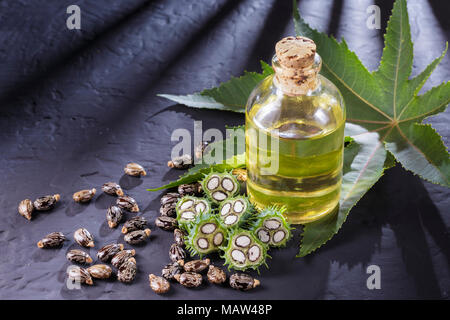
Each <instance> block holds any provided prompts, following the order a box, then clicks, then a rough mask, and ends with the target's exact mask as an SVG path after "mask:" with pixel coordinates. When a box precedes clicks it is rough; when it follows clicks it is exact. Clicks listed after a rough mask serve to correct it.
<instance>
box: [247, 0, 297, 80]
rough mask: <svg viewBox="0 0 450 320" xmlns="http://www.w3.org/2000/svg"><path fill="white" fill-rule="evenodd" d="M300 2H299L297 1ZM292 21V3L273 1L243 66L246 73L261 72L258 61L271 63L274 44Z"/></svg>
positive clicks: (281, 0)
mask: <svg viewBox="0 0 450 320" xmlns="http://www.w3.org/2000/svg"><path fill="white" fill-rule="evenodd" d="M299 2H300V1H299ZM291 20H292V1H291V0H274V1H273V3H272V8H271V10H270V12H269V14H268V15H267V17H266V19H265V22H264V26H263V28H262V29H261V31H260V33H259V35H258V39H257V41H255V45H254V47H253V49H252V52H251V54H250V55H249V57H248V61H247V63H246V64H245V65H246V66H247V68H246V70H248V71H255V72H260V71H261V64H260V61H261V60H263V61H265V62H267V63H269V64H270V63H271V60H272V55H273V53H274V48H275V44H276V43H277V42H278V40H280V38H281V37H282V35H283V32H284V30H285V28H286V26H287V25H288V24H289V22H290V21H291Z"/></svg>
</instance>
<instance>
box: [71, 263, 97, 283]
mask: <svg viewBox="0 0 450 320" xmlns="http://www.w3.org/2000/svg"><path fill="white" fill-rule="evenodd" d="M67 275H68V277H69V279H70V280H72V281H75V282H77V283H85V284H88V285H93V284H94V282H93V281H92V277H91V275H90V274H89V272H88V271H87V270H86V269H84V268H81V267H79V266H70V267H69V269H68V270H67Z"/></svg>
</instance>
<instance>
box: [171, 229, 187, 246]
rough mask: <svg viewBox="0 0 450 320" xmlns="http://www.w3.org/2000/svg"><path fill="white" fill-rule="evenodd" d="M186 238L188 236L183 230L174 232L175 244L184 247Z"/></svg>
mask: <svg viewBox="0 0 450 320" xmlns="http://www.w3.org/2000/svg"><path fill="white" fill-rule="evenodd" d="M185 236H186V234H185V233H184V231H183V230H181V229H175V230H173V239H174V241H175V243H176V244H177V245H179V246H181V247H183V246H184V237H185Z"/></svg>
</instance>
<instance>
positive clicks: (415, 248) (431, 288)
mask: <svg viewBox="0 0 450 320" xmlns="http://www.w3.org/2000/svg"><path fill="white" fill-rule="evenodd" d="M405 185H408V186H410V187H409V188H405ZM393 195H395V196H393ZM417 195H420V196H419V197H418V196H417ZM380 199H383V201H380ZM388 225H389V226H390V228H391V229H392V230H393V232H394V235H395V239H396V241H397V243H398V246H399V248H400V250H401V252H402V259H403V262H404V264H405V267H406V271H407V272H408V274H409V275H410V276H411V277H412V279H413V282H414V285H415V287H416V289H417V295H418V296H419V297H421V298H428V299H430V298H441V293H440V289H439V285H438V281H437V278H436V274H435V272H434V269H433V263H432V260H431V254H430V249H429V246H428V243H427V241H426V238H425V230H424V226H425V227H426V229H427V230H428V232H429V233H430V234H431V237H432V238H433V239H434V240H435V242H436V243H438V245H439V247H440V248H441V250H442V252H443V253H444V255H445V256H446V258H447V261H449V260H450V253H449V248H448V243H449V239H448V234H447V233H446V232H445V229H446V226H445V224H444V223H443V221H442V218H440V216H439V211H438V210H437V208H436V207H435V206H434V204H433V202H432V201H431V199H430V197H429V196H428V192H427V190H426V189H425V187H424V186H423V184H422V182H421V181H420V179H419V178H418V177H415V176H413V175H412V174H410V173H408V172H406V171H405V170H403V168H401V167H400V165H397V166H396V167H395V168H392V169H389V170H388V171H387V172H386V174H385V176H383V177H382V178H381V180H380V181H379V182H377V184H376V185H375V186H374V187H373V188H372V189H371V190H370V191H369V192H368V193H367V194H366V195H365V196H364V197H363V198H362V199H361V201H360V202H359V203H358V205H357V206H356V207H355V208H354V209H353V210H352V212H351V214H350V215H349V217H348V219H347V221H346V222H345V224H344V225H343V227H342V229H341V230H340V232H339V233H338V234H337V235H336V236H335V237H334V238H333V239H332V240H331V241H330V242H329V243H328V244H327V245H326V246H324V247H323V248H321V249H320V250H321V253H322V252H323V254H325V255H327V256H328V257H330V260H331V261H337V262H339V263H340V264H342V265H348V266H349V268H351V267H353V266H356V265H358V264H360V263H361V264H362V265H363V266H364V268H365V267H366V266H367V265H368V264H369V262H370V261H372V259H371V258H372V256H373V254H374V253H375V251H376V249H379V248H381V237H382V228H383V227H384V226H388ZM362 230H364V233H362V232H361V231H362ZM419 261H420V263H418V262H419ZM380 267H381V268H383V266H380Z"/></svg>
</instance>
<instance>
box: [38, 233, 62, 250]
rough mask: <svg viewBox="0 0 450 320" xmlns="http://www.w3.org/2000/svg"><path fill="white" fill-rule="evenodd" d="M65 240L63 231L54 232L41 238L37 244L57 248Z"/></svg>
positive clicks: (42, 246) (40, 246)
mask: <svg viewBox="0 0 450 320" xmlns="http://www.w3.org/2000/svg"><path fill="white" fill-rule="evenodd" d="M65 240H66V237H65V236H64V234H63V233H62V232H52V233H49V234H48V235H46V236H45V237H44V238H43V239H41V240H39V242H38V243H37V246H38V247H39V248H55V247H59V246H60V245H62V244H63V242H64V241H65Z"/></svg>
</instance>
